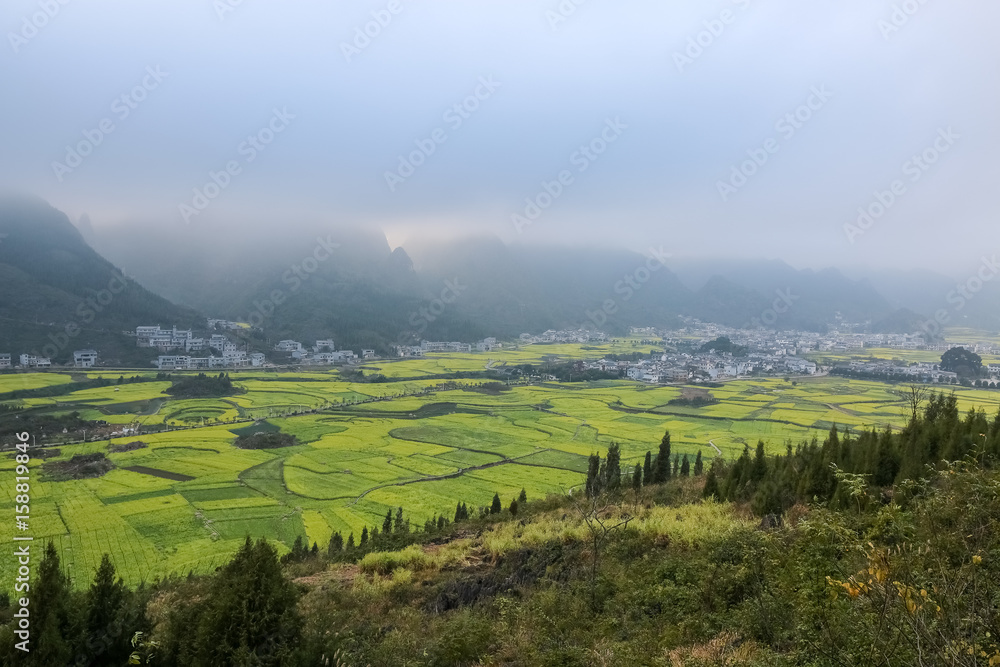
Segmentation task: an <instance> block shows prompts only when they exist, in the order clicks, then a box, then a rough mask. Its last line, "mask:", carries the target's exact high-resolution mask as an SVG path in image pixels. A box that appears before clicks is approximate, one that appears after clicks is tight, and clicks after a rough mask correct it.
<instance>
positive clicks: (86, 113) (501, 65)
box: [0, 0, 1000, 272]
mask: <svg viewBox="0 0 1000 667" xmlns="http://www.w3.org/2000/svg"><path fill="white" fill-rule="evenodd" d="M998 20H1000V4H997V3H994V2H988V1H987V0H978V1H971V0H964V1H963V0H951V1H950V2H944V1H943V0H906V1H905V2H903V1H895V2H890V1H887V0H836V1H834V0H815V1H813V2H802V1H801V0H714V1H711V2H705V1H695V0H682V1H678V2H670V3H666V2H653V1H648V0H615V2H611V1H610V0H562V1H561V2H560V1H559V0H538V1H535V0H425V1H424V2H416V1H410V0H375V1H371V0H355V1H353V2H343V1H341V0H332V1H330V0H327V1H324V2H320V1H317V0H296V1H285V2H276V1H274V0H272V1H270V2H267V1H265V0H144V1H143V2H141V3H137V2H135V1H134V0H91V1H90V2H83V1H82V0H7V2H5V3H4V8H3V9H2V10H0V32H2V33H3V36H4V40H3V41H4V43H3V44H2V45H0V85H2V87H3V90H4V91H5V92H6V94H5V95H4V100H3V102H2V104H0V120H2V122H0V132H2V133H3V141H2V144H0V183H3V184H4V186H6V187H8V188H14V189H17V190H22V191H27V192H30V193H33V194H36V195H39V196H41V197H43V198H45V199H47V200H48V201H49V202H50V203H52V204H53V205H54V206H56V207H57V208H60V209H62V210H64V211H65V212H66V213H67V214H68V215H70V217H71V218H73V219H76V218H77V217H78V216H79V215H81V214H83V213H87V214H88V215H89V216H90V218H91V219H92V221H93V224H94V225H95V226H99V227H100V226H105V227H109V226H120V225H149V226H156V227H158V228H164V227H166V228H170V229H173V228H176V230H177V232H178V233H181V234H185V233H187V234H197V230H198V228H199V227H202V228H209V227H211V226H212V225H219V224H223V223H225V224H229V225H232V224H239V225H244V226H246V227H253V228H257V229H260V228H262V227H263V228H266V229H273V230H274V231H275V233H282V234H285V233H292V232H293V231H294V230H295V229H296V226H297V225H303V226H305V225H315V224H322V225H366V226H377V227H379V228H381V229H383V230H385V232H386V234H387V235H388V238H389V240H390V242H391V243H392V244H393V245H399V244H405V243H406V242H407V240H415V239H423V240H425V241H426V240H427V239H436V238H448V237H452V236H458V235H466V234H474V233H475V234H479V233H484V232H485V233H490V234H495V235H497V236H500V237H501V238H502V239H504V240H505V241H508V242H512V243H546V244H574V245H577V244H599V245H615V246H625V247H629V248H633V249H636V250H643V249H645V248H648V247H656V248H665V249H666V250H667V251H669V252H671V253H672V254H674V255H677V256H701V257H719V258H722V257H766V258H780V259H784V260H786V261H788V262H789V263H791V264H793V265H795V266H799V267H816V268H818V267H824V266H831V265H836V266H869V267H897V268H921V267H923V268H932V269H937V270H951V271H955V272H961V271H962V270H963V267H965V266H975V265H976V264H978V262H979V261H980V255H981V254H982V253H983V252H1000V225H997V215H996V211H997V205H996V197H995V194H994V193H995V192H996V191H997V187H996V183H997V180H998V176H1000V166H998V161H997V156H998V154H1000V153H998V148H1000V129H998V124H997V122H996V119H997V118H1000V86H998V85H997V82H998V77H997V70H998V67H997V66H998V64H1000V43H998V40H997V39H996V37H995V26H996V25H997V23H998ZM863 213H866V214H867V215H862V214H863Z"/></svg>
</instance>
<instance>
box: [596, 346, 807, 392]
mask: <svg viewBox="0 0 1000 667" xmlns="http://www.w3.org/2000/svg"><path fill="white" fill-rule="evenodd" d="M586 366H587V367H588V368H593V369H598V370H603V371H611V372H613V371H616V370H617V371H618V372H624V374H625V376H626V377H628V378H629V379H631V380H636V381H637V382H648V383H650V384H667V383H672V382H712V381H716V380H726V379H735V378H741V377H750V376H761V375H814V374H815V373H816V372H817V371H818V367H817V365H816V364H815V363H813V362H811V361H808V360H806V359H800V358H798V357H794V356H789V355H784V354H770V353H764V352H753V353H750V354H748V355H746V356H743V357H733V355H731V354H729V353H721V354H720V353H717V352H705V353H687V352H683V353H667V354H664V355H661V356H660V357H658V358H655V357H654V358H652V359H643V360H641V361H607V360H604V359H602V360H600V361H596V362H590V363H588V364H586Z"/></svg>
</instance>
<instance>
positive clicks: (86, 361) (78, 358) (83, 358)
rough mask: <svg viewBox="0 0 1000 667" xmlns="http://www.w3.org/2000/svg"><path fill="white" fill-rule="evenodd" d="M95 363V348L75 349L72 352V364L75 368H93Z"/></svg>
mask: <svg viewBox="0 0 1000 667" xmlns="http://www.w3.org/2000/svg"><path fill="white" fill-rule="evenodd" d="M96 364H97V351H96V350H76V351H75V352H73V365H74V366H76V367H77V368H93V367H94V366H95V365H96Z"/></svg>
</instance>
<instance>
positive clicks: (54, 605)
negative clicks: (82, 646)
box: [29, 541, 71, 666]
mask: <svg viewBox="0 0 1000 667" xmlns="http://www.w3.org/2000/svg"><path fill="white" fill-rule="evenodd" d="M30 590H31V594H32V595H31V598H30V599H31V605H32V607H33V608H32V610H31V614H32V616H31V619H32V628H33V629H34V631H33V632H32V635H33V636H32V639H31V640H29V642H30V643H29V648H30V649H31V654H30V661H31V664H34V665H39V666H42V665H65V664H66V663H68V662H69V660H70V657H71V648H70V646H69V643H68V642H67V641H66V639H65V638H66V637H69V636H70V614H69V608H68V606H67V603H68V601H69V579H68V578H67V577H66V575H65V574H63V571H62V568H61V567H60V565H59V554H58V553H57V552H56V547H55V545H54V544H53V543H52V542H51V541H50V542H49V543H48V544H47V545H46V546H45V554H44V555H43V556H42V560H41V562H40V563H39V565H38V578H37V579H36V580H35V581H34V582H33V583H32V584H31V589H30ZM35 637H37V639H35Z"/></svg>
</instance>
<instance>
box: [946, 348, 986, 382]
mask: <svg viewBox="0 0 1000 667" xmlns="http://www.w3.org/2000/svg"><path fill="white" fill-rule="evenodd" d="M941 370H943V371H950V372H952V373H958V375H959V377H962V378H977V377H979V376H980V374H981V373H982V370H983V358H982V357H980V356H979V355H978V354H976V353H975V352H972V351H971V350H966V349H965V348H964V347H953V348H951V349H950V350H948V351H947V352H945V353H944V354H942V355H941Z"/></svg>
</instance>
